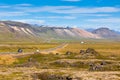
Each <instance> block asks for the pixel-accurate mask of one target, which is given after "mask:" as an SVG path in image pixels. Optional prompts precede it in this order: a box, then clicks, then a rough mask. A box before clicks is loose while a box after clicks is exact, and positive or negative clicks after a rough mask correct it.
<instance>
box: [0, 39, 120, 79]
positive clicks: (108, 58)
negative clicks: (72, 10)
mask: <svg viewBox="0 0 120 80" xmlns="http://www.w3.org/2000/svg"><path fill="white" fill-rule="evenodd" d="M61 44H62V43H4V44H3V43H1V45H3V46H0V49H1V52H5V51H13V52H14V51H16V50H17V48H23V49H24V51H25V52H34V51H35V50H36V49H40V50H45V49H49V48H54V47H57V46H59V45H61ZM67 44H68V45H67V46H66V47H64V48H60V49H57V50H56V51H55V52H56V53H55V54H54V53H52V52H49V53H48V54H42V53H41V54H31V55H27V56H20V57H19V56H17V57H15V56H12V55H2V56H0V61H1V64H0V80H67V79H65V78H66V76H67V77H70V78H72V80H120V76H119V75H120V42H113V41H85V43H84V44H81V43H80V42H70V43H67ZM6 45H7V46H6ZM8 45H9V46H8ZM10 45H11V47H10ZM3 48H4V49H3ZM88 48H92V49H94V50H95V51H96V52H97V54H98V55H95V54H81V53H80V50H86V49H88ZM68 51H69V52H70V53H69V54H66V52H68ZM2 61H3V62H2ZM102 62H105V64H104V65H102V66H101V68H100V69H98V70H92V71H91V70H90V66H89V64H90V63H93V64H94V65H95V66H98V65H100V64H101V63H102ZM51 76H52V78H51ZM54 76H55V77H54ZM58 77H59V79H58Z"/></svg>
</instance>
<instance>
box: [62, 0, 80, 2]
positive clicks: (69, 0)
mask: <svg viewBox="0 0 120 80" xmlns="http://www.w3.org/2000/svg"><path fill="white" fill-rule="evenodd" d="M62 1H67V2H79V1H81V0H62Z"/></svg>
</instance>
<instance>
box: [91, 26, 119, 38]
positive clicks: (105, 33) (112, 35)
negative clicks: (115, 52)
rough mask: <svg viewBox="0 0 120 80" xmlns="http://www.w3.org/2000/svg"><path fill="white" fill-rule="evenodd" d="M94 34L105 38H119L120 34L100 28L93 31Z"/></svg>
mask: <svg viewBox="0 0 120 80" xmlns="http://www.w3.org/2000/svg"><path fill="white" fill-rule="evenodd" d="M92 33H93V34H96V35H99V36H101V37H103V38H114V39H115V38H119V37H120V34H118V33H117V32H115V31H113V30H110V29H109V28H99V29H96V30H94V31H92Z"/></svg>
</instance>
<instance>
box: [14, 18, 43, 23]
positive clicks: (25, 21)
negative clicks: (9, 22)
mask: <svg viewBox="0 0 120 80" xmlns="http://www.w3.org/2000/svg"><path fill="white" fill-rule="evenodd" d="M14 21H19V22H23V23H29V24H43V23H45V20H36V19H20V20H14Z"/></svg>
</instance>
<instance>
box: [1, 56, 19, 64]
mask: <svg viewBox="0 0 120 80" xmlns="http://www.w3.org/2000/svg"><path fill="white" fill-rule="evenodd" d="M14 62H17V59H16V58H13V57H12V56H10V55H0V65H10V64H13V63H14Z"/></svg>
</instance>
